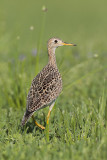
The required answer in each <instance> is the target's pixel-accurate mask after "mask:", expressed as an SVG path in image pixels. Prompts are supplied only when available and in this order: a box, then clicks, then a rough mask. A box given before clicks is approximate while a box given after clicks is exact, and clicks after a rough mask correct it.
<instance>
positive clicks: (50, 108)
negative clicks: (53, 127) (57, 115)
mask: <svg viewBox="0 0 107 160" xmlns="http://www.w3.org/2000/svg"><path fill="white" fill-rule="evenodd" d="M54 104H55V102H53V103H52V104H51V106H50V107H49V112H48V115H47V124H49V117H50V113H51V110H52V108H53V106H54Z"/></svg>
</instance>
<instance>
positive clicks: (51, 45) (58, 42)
mask: <svg viewBox="0 0 107 160" xmlns="http://www.w3.org/2000/svg"><path fill="white" fill-rule="evenodd" d="M64 45H66V46H67V45H68V46H76V44H73V43H66V42H63V41H62V40H61V39H59V38H51V39H49V41H48V48H51V49H56V48H57V47H59V46H64Z"/></svg>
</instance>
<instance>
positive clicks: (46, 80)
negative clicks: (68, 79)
mask: <svg viewBox="0 0 107 160" xmlns="http://www.w3.org/2000/svg"><path fill="white" fill-rule="evenodd" d="M61 90H62V78H61V75H60V73H59V71H58V68H57V67H54V66H52V65H50V64H48V65H46V66H45V67H44V68H43V69H42V71H41V72H40V73H39V74H38V75H37V76H36V77H35V78H34V79H33V81H32V84H31V88H30V90H29V93H28V96H27V110H28V111H29V112H34V111H36V110H38V109H41V108H43V107H45V106H48V105H49V104H50V103H51V102H53V101H54V100H55V99H56V98H57V97H58V96H59V94H60V92H61Z"/></svg>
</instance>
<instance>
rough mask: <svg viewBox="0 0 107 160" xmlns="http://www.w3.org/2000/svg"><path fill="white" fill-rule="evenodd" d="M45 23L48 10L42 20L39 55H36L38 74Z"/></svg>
mask: <svg viewBox="0 0 107 160" xmlns="http://www.w3.org/2000/svg"><path fill="white" fill-rule="evenodd" d="M45 23H46V12H43V16H42V20H41V27H40V34H39V38H38V45H37V56H36V74H37V73H38V71H39V54H40V52H41V48H42V42H43V37H44V32H45Z"/></svg>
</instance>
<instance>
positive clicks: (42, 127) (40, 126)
mask: <svg viewBox="0 0 107 160" xmlns="http://www.w3.org/2000/svg"><path fill="white" fill-rule="evenodd" d="M32 119H33V121H34V122H35V124H36V126H38V127H39V128H41V129H43V130H44V129H45V127H44V126H42V125H40V124H38V123H37V122H36V121H35V119H34V116H32Z"/></svg>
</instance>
